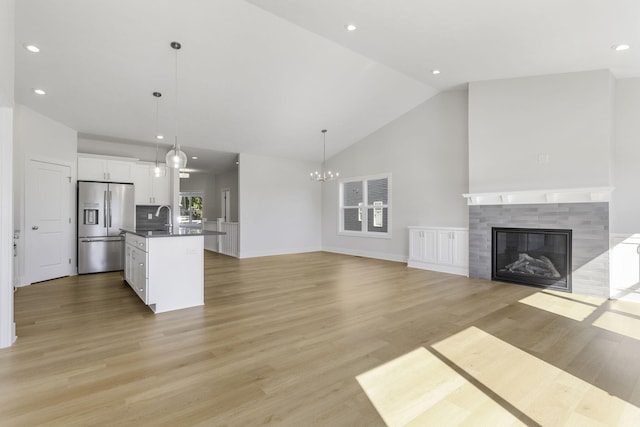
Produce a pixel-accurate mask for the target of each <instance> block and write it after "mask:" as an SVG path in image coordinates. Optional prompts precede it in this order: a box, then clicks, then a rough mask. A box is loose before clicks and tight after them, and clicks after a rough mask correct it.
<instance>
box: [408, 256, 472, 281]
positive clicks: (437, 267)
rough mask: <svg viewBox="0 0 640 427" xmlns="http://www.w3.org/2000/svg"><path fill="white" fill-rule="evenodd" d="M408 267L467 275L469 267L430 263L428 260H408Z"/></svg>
mask: <svg viewBox="0 0 640 427" xmlns="http://www.w3.org/2000/svg"><path fill="white" fill-rule="evenodd" d="M408 267H411V268H419V269H421V270H432V271H438V272H440V273H449V274H457V275H459V276H465V277H469V267H458V266H455V265H442V264H432V263H430V262H424V261H415V260H409V262H408Z"/></svg>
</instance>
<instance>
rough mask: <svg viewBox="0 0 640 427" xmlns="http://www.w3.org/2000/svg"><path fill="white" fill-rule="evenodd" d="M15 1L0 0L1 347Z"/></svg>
mask: <svg viewBox="0 0 640 427" xmlns="http://www.w3.org/2000/svg"><path fill="white" fill-rule="evenodd" d="M14 12H15V2H14V1H13V0H0V242H2V246H0V348H2V347H8V346H10V345H11V344H12V343H13V341H14V340H15V323H14V322H13V282H14V279H13V276H14V271H13V246H12V245H13V243H12V242H13V212H12V211H13V182H12V174H13V165H12V162H13V114H14V95H13V94H14V68H15V67H14V64H15V59H14V56H15V55H14Z"/></svg>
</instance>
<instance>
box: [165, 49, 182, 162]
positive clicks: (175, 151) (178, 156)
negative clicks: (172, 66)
mask: <svg viewBox="0 0 640 427" xmlns="http://www.w3.org/2000/svg"><path fill="white" fill-rule="evenodd" d="M181 47H182V45H181V44H180V43H178V42H171V48H172V49H174V50H175V51H176V95H175V97H176V111H175V125H176V126H175V127H176V129H175V140H174V143H173V147H172V148H171V150H169V152H168V153H167V157H166V160H167V166H169V167H171V168H174V169H182V168H184V167H185V166H187V155H186V154H184V151H182V150H181V149H180V144H179V143H178V108H179V107H178V50H180V48H181Z"/></svg>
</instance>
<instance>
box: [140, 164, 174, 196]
mask: <svg viewBox="0 0 640 427" xmlns="http://www.w3.org/2000/svg"><path fill="white" fill-rule="evenodd" d="M160 166H161V170H162V174H161V176H159V177H156V176H154V173H153V168H154V164H153V163H137V164H136V165H135V166H134V169H133V183H134V185H135V193H136V196H135V200H136V205H169V204H170V203H171V196H170V181H169V175H170V173H169V171H168V170H167V168H166V167H165V165H164V164H161V165H160Z"/></svg>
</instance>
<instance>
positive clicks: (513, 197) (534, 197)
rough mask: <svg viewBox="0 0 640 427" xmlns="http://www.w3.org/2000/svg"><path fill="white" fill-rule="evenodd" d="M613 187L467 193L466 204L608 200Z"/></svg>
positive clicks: (465, 195) (464, 195)
mask: <svg viewBox="0 0 640 427" xmlns="http://www.w3.org/2000/svg"><path fill="white" fill-rule="evenodd" d="M613 190H614V187H581V188H556V189H552V190H525V191H500V192H495V193H468V194H463V195H462V197H465V198H466V199H467V204H468V205H516V204H517V205H525V204H542V203H588V202H609V201H610V199H611V193H612V192H613Z"/></svg>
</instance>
